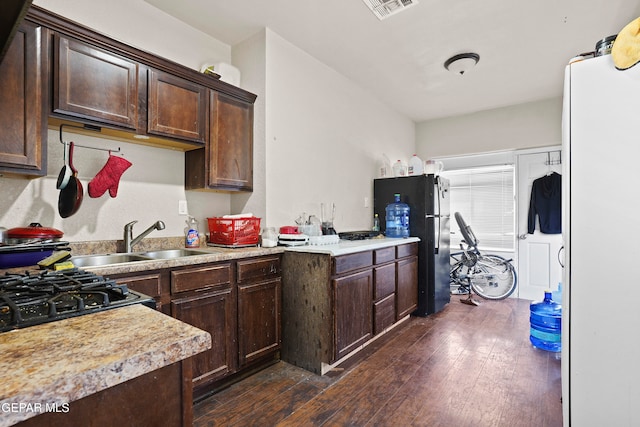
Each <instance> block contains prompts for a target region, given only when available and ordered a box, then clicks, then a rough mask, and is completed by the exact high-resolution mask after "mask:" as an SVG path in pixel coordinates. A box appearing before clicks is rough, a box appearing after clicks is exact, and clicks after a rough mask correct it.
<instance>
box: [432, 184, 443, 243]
mask: <svg viewBox="0 0 640 427" xmlns="http://www.w3.org/2000/svg"><path fill="white" fill-rule="evenodd" d="M440 186H441V183H440V177H439V176H437V177H436V192H435V194H434V195H435V197H436V199H437V201H438V211H437V213H436V216H437V217H438V228H437V230H438V235H437V236H436V239H435V240H436V241H435V248H434V250H433V252H434V254H437V253H438V252H439V251H440V235H441V234H442V219H440V213H441V212H440V199H441V198H442V197H441V196H440Z"/></svg>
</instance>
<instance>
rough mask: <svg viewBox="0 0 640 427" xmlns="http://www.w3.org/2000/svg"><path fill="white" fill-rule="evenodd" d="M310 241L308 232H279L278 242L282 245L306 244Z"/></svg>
mask: <svg viewBox="0 0 640 427" xmlns="http://www.w3.org/2000/svg"><path fill="white" fill-rule="evenodd" d="M308 242H309V236H307V235H306V234H278V244H279V245H281V246H304V245H306V244H307V243H308Z"/></svg>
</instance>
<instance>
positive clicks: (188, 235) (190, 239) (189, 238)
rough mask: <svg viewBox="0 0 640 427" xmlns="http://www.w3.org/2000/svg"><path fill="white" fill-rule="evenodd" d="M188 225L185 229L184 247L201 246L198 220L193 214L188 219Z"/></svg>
mask: <svg viewBox="0 0 640 427" xmlns="http://www.w3.org/2000/svg"><path fill="white" fill-rule="evenodd" d="M186 222H187V226H186V227H185V229H184V235H185V239H184V247H185V248H199V247H200V233H199V232H198V220H197V219H195V218H194V217H192V216H189V217H188V219H187V221H186Z"/></svg>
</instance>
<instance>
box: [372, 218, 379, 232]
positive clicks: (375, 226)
mask: <svg viewBox="0 0 640 427" xmlns="http://www.w3.org/2000/svg"><path fill="white" fill-rule="evenodd" d="M371 230H373V231H380V218H378V214H375V215H374V216H373V227H372V228H371Z"/></svg>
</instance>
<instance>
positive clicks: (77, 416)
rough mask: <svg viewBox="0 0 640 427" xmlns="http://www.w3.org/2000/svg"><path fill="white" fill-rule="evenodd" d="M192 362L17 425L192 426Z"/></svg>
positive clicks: (130, 382)
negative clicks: (64, 410)
mask: <svg viewBox="0 0 640 427" xmlns="http://www.w3.org/2000/svg"><path fill="white" fill-rule="evenodd" d="M190 365H191V359H185V360H183V361H182V362H176V363H174V364H172V365H169V366H165V367H164V368H161V369H157V370H155V371H152V372H149V373H148V374H145V375H142V376H139V377H137V378H134V379H132V380H129V381H127V382H124V383H122V384H119V385H116V386H113V387H110V388H107V389H104V390H102V391H100V392H98V393H94V394H91V395H89V396H86V397H84V398H82V399H80V400H76V401H75V402H71V403H69V406H68V411H67V412H47V413H44V414H42V415H38V416H36V417H33V418H29V419H28V420H25V421H23V422H21V423H18V424H16V425H17V426H21V427H43V426H47V427H68V426H167V427H179V426H182V427H187V426H191V425H192V424H193V409H192V408H193V406H192V403H191V402H192V398H191V396H192V390H191V381H188V379H189V378H190V376H191V366H190ZM185 379H186V380H185ZM61 408H62V407H61ZM61 410H62V409H61Z"/></svg>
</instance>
